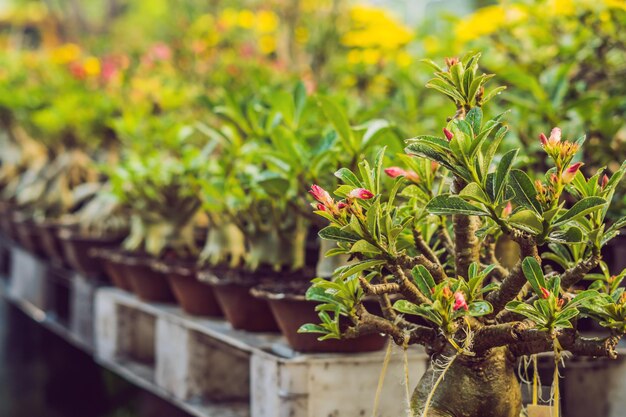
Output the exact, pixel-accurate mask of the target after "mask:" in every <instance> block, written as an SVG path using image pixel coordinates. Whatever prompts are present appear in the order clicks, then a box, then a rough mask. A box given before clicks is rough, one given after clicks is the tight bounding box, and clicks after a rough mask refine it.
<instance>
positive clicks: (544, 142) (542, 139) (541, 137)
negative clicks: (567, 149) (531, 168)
mask: <svg viewBox="0 0 626 417" xmlns="http://www.w3.org/2000/svg"><path fill="white" fill-rule="evenodd" d="M539 141H540V142H541V145H542V146H544V147H545V146H548V138H547V137H546V135H545V134H544V133H542V134H541V135H539Z"/></svg>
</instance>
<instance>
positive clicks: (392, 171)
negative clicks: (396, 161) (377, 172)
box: [385, 167, 406, 178]
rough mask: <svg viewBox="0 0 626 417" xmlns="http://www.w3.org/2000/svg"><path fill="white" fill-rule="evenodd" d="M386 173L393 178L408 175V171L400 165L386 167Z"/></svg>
mask: <svg viewBox="0 0 626 417" xmlns="http://www.w3.org/2000/svg"><path fill="white" fill-rule="evenodd" d="M385 174H387V175H389V176H390V177H391V178H396V177H399V176H403V177H405V176H406V171H405V170H403V169H402V168H400V167H389V168H386V169H385Z"/></svg>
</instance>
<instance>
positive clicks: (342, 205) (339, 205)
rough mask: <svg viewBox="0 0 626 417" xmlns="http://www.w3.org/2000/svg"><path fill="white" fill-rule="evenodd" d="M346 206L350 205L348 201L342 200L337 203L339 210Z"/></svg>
mask: <svg viewBox="0 0 626 417" xmlns="http://www.w3.org/2000/svg"><path fill="white" fill-rule="evenodd" d="M346 207H348V205H347V204H346V203H344V202H343V201H340V202H339V203H337V208H338V209H339V210H343V209H345V208H346Z"/></svg>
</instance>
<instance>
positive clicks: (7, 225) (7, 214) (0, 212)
mask: <svg viewBox="0 0 626 417" xmlns="http://www.w3.org/2000/svg"><path fill="white" fill-rule="evenodd" d="M0 230H2V233H3V234H4V235H5V236H6V237H7V238H9V239H11V240H17V231H16V230H15V225H14V223H13V207H12V206H11V204H10V203H8V202H6V201H2V202H0Z"/></svg>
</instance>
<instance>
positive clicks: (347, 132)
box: [317, 96, 358, 151]
mask: <svg viewBox="0 0 626 417" xmlns="http://www.w3.org/2000/svg"><path fill="white" fill-rule="evenodd" d="M317 104H318V106H320V108H321V109H322V112H323V113H324V115H325V116H326V118H327V119H328V120H329V121H330V123H331V124H332V125H333V127H334V128H335V130H336V131H337V133H338V134H339V137H340V138H341V139H342V140H343V141H344V143H345V144H346V146H347V148H348V149H350V150H352V151H357V150H358V147H357V146H356V140H355V137H354V132H353V131H352V127H350V122H349V121H348V116H347V115H346V113H345V111H344V109H342V108H341V107H339V106H338V105H337V104H336V103H335V102H334V101H332V100H330V99H329V98H328V97H324V96H319V97H318V98H317Z"/></svg>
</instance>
